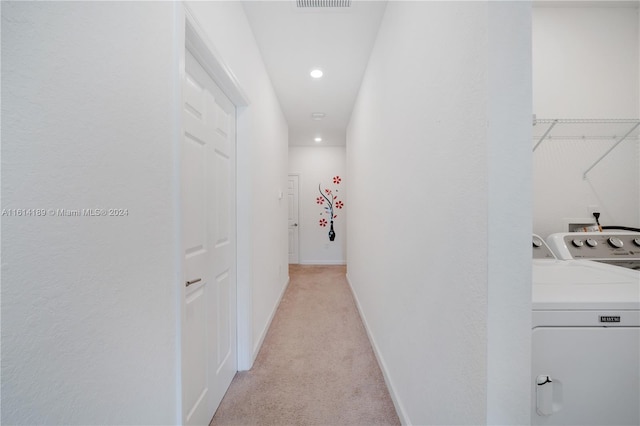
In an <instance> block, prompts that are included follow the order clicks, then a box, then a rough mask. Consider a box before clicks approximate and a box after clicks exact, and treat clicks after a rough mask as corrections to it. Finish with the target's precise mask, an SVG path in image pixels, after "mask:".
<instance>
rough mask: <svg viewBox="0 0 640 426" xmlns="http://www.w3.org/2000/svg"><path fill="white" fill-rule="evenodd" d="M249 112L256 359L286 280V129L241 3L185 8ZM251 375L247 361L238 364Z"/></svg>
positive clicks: (243, 190) (243, 219)
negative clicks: (242, 95) (243, 96)
mask: <svg viewBox="0 0 640 426" xmlns="http://www.w3.org/2000/svg"><path fill="white" fill-rule="evenodd" d="M188 5H189V8H190V9H191V10H192V11H193V14H194V16H195V18H196V19H197V20H198V21H199V22H200V24H201V26H202V27H203V29H204V30H205V32H206V34H207V36H208V38H209V40H210V41H211V43H212V44H213V46H214V47H215V48H216V49H217V51H218V53H219V54H220V56H221V58H222V59H223V60H224V62H225V63H226V64H227V66H228V67H229V68H230V69H231V71H232V72H233V73H234V74H235V76H236V77H237V79H238V81H239V83H240V86H241V87H242V89H243V90H244V91H245V92H246V94H247V96H248V97H249V101H250V105H249V106H248V107H246V108H243V109H242V110H241V111H240V112H239V115H238V157H239V160H238V161H239V162H238V214H239V218H238V220H239V221H238V239H239V241H238V255H239V260H238V280H239V283H238V285H239V292H243V291H245V290H246V293H243V295H242V297H249V298H250V300H251V303H252V307H251V311H250V315H251V317H252V322H251V328H252V332H251V334H252V336H253V337H252V341H251V342H247V345H250V346H251V352H252V353H253V357H255V356H256V355H257V352H258V350H259V349H260V345H261V342H262V340H263V339H264V336H265V334H266V331H267V328H268V326H269V323H270V321H271V318H272V316H273V314H274V313H275V310H276V308H277V305H278V301H279V299H280V296H281V295H282V293H283V291H284V289H285V286H286V284H287V279H288V269H287V265H288V262H289V259H288V247H287V244H288V241H287V205H286V197H283V198H282V199H279V198H278V197H279V194H280V191H283V192H285V193H286V188H287V157H288V152H287V150H288V127H287V123H286V121H285V119H284V115H283V114H282V110H281V109H280V104H279V103H278V98H277V97H276V95H275V92H274V91H273V87H272V85H271V80H270V79H269V76H268V74H267V72H266V69H265V67H264V63H263V62H262V56H261V55H260V51H259V50H258V47H257V44H256V41H255V38H254V36H253V32H252V31H251V28H250V27H249V23H248V21H247V18H246V15H245V13H244V11H243V9H242V3H241V2H233V1H229V2H226V1H223V2H189V3H188ZM240 361H241V362H240V368H241V369H248V368H249V367H250V365H251V363H252V361H253V360H252V359H251V360H242V359H241V360H240Z"/></svg>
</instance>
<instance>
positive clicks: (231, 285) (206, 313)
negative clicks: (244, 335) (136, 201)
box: [182, 51, 237, 425]
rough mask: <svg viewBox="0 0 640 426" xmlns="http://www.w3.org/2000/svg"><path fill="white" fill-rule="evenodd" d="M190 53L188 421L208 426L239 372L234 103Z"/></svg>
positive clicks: (185, 206) (185, 215) (185, 152)
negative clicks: (237, 354) (237, 353)
mask: <svg viewBox="0 0 640 426" xmlns="http://www.w3.org/2000/svg"><path fill="white" fill-rule="evenodd" d="M185 59H186V63H185V79H184V82H183V93H184V98H183V99H184V105H183V118H184V134H183V135H182V194H183V199H182V229H183V249H184V253H183V254H184V264H183V266H184V268H183V270H184V274H185V275H184V285H183V299H182V302H183V306H182V308H183V318H182V339H183V340H182V377H183V384H182V396H183V422H184V424H186V425H196V424H198V425H199V424H206V425H208V424H209V422H210V420H211V418H212V417H213V415H214V413H215V411H216V409H217V407H218V405H219V404H220V401H221V400H222V397H223V396H224V394H225V392H226V390H227V388H228V387H229V384H230V383H231V380H232V379H233V376H234V375H235V373H236V371H237V357H236V351H237V344H236V266H235V265H236V237H235V235H236V231H235V228H236V222H235V217H236V212H235V151H236V148H235V107H234V105H233V104H232V103H231V101H230V100H229V99H228V98H227V97H226V96H224V94H223V93H222V91H221V90H220V89H219V87H218V86H217V85H216V84H215V82H214V81H213V79H212V78H211V77H210V76H209V75H208V74H207V72H206V71H205V70H204V68H203V67H202V66H201V65H200V64H199V63H198V61H197V60H196V59H195V58H194V57H193V55H191V53H190V52H188V51H187V53H186V58H185Z"/></svg>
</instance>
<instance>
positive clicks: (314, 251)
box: [289, 147, 349, 265]
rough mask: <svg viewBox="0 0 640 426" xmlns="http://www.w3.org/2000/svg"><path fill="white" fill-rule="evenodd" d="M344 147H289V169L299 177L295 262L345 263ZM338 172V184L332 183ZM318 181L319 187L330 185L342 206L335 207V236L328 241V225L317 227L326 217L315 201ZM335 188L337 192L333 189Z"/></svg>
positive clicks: (325, 187)
mask: <svg viewBox="0 0 640 426" xmlns="http://www.w3.org/2000/svg"><path fill="white" fill-rule="evenodd" d="M345 162H346V150H345V147H290V148H289V173H291V174H297V175H299V177H300V180H299V190H298V192H299V196H298V208H299V212H298V214H299V225H300V226H299V262H300V263H302V264H312V265H322V264H329V265H333V264H345V263H346V236H347V234H346V227H347V212H348V205H349V199H348V197H347V191H346V189H347V181H348V179H347V177H346V173H345V171H346V164H345ZM334 176H339V177H340V179H341V181H340V183H339V184H337V185H336V184H334V183H333V177H334ZM318 184H322V189H323V190H324V189H327V188H328V189H330V190H332V191H334V194H335V195H336V196H338V200H341V201H342V202H343V203H344V205H345V207H344V208H342V209H338V208H335V209H334V214H335V215H336V216H337V217H336V219H335V221H334V224H333V225H334V231H335V233H336V238H335V240H334V241H329V237H328V229H329V228H328V226H327V227H321V226H320V225H319V220H320V219H321V218H324V219H326V220H327V222H328V221H329V218H328V216H327V215H326V214H322V215H321V213H322V212H323V211H324V210H323V206H324V204H323V205H318V204H317V203H316V198H318V197H319V196H320V194H319V193H318ZM336 191H337V192H336Z"/></svg>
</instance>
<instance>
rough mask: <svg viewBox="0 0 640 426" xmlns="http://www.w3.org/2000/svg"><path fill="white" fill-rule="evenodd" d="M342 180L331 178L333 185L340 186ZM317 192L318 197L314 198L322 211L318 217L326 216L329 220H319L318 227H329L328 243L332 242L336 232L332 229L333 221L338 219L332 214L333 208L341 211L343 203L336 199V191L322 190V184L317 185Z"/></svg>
mask: <svg viewBox="0 0 640 426" xmlns="http://www.w3.org/2000/svg"><path fill="white" fill-rule="evenodd" d="M340 182H342V179H341V178H340V176H334V177H333V183H334V185H340ZM318 192H320V197H317V198H316V203H317V204H319V205H321V206H322V207H323V211H322V212H320V216H322V215H327V216H328V218H329V220H328V221H327V219H325V218H324V217H323V218H321V219H320V222H319V225H320V226H321V227H323V228H325V227H326V226H327V225H329V241H333V240H335V239H336V232H335V231H334V229H333V220H334V219H335V218H337V217H338V215H337V214H335V213H334V211H333V209H334V207H335V208H336V209H342V208H343V207H344V203H343V202H342V200H339V199H338V189H337V188H336V189H335V190H332V189H329V188H325V189H324V191H323V190H322V184H318Z"/></svg>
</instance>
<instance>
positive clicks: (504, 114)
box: [347, 2, 531, 425]
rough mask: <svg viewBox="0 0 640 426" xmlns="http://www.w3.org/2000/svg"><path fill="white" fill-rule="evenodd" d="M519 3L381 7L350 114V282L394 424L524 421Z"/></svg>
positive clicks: (524, 153) (526, 92) (524, 29)
mask: <svg viewBox="0 0 640 426" xmlns="http://www.w3.org/2000/svg"><path fill="white" fill-rule="evenodd" d="M495 3H497V2H495ZM528 7H529V6H528V5H527V4H517V3H515V2H511V3H507V4H505V5H501V4H494V2H488V3H474V2H468V3H460V2H451V3H445V2H390V3H389V4H388V6H387V9H386V13H385V16H384V19H383V22H382V26H381V28H380V31H379V34H378V39H377V41H376V44H375V47H374V49H373V52H372V55H371V58H370V62H369V66H368V68H367V71H366V74H365V78H364V81H363V83H362V86H361V89H360V93H359V96H358V100H357V102H356V107H355V110H354V112H353V115H352V119H351V123H350V127H349V130H348V134H347V168H348V172H349V181H348V191H349V218H350V220H349V226H348V228H347V234H348V241H349V245H348V249H347V257H348V262H349V263H348V276H349V281H350V283H351V285H352V288H353V290H354V293H355V295H356V298H357V301H358V304H359V308H360V310H361V313H362V315H363V317H364V320H365V322H366V325H367V329H368V331H369V333H370V337H371V339H372V341H373V343H374V346H375V348H376V351H377V353H378V356H379V359H380V361H381V364H382V367H383V370H384V372H385V375H386V378H387V381H388V383H389V385H390V388H391V391H392V394H393V397H394V400H395V403H396V407H397V408H398V411H399V414H400V416H401V420H402V421H403V423H405V424H443V425H444V424H474V425H475V424H485V423H488V422H491V423H493V422H502V423H503V424H527V423H528V422H529V421H530V417H529V413H530V408H529V404H530V400H529V395H530V390H529V387H530V379H529V370H530V355H529V335H530V309H529V308H530V256H531V253H530V231H531V228H530V226H528V225H527V224H528V223H530V220H531V203H530V199H529V197H530V192H529V191H530V189H529V188H530V185H529V183H530V158H531V157H530V153H529V151H528V149H529V148H528V141H529V139H530V120H531V107H530V105H531V96H530V84H531V83H530V67H531V63H530V57H529V54H528V52H529V51H530V50H529V47H530V17H531V15H530V10H529V9H528ZM513 94H517V96H514V95H513ZM514 140H515V141H520V142H521V143H520V144H519V143H514ZM354 218H357V220H356V219H354ZM523 224H524V225H523ZM490 231H491V232H495V233H496V235H495V236H493V235H490V234H489V232H490ZM507 235H509V238H507V237H506V236H507ZM505 240H508V243H509V244H503V243H504V241H505ZM501 259H506V261H505V263H504V265H500V263H499V261H500V260H501ZM503 291H504V294H503ZM491 298H494V299H493V300H492V299H491ZM505 305H507V306H505ZM505 360H507V362H506V363H505V364H504V365H498V364H499V363H500V362H503V361H505ZM505 396H506V398H505Z"/></svg>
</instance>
